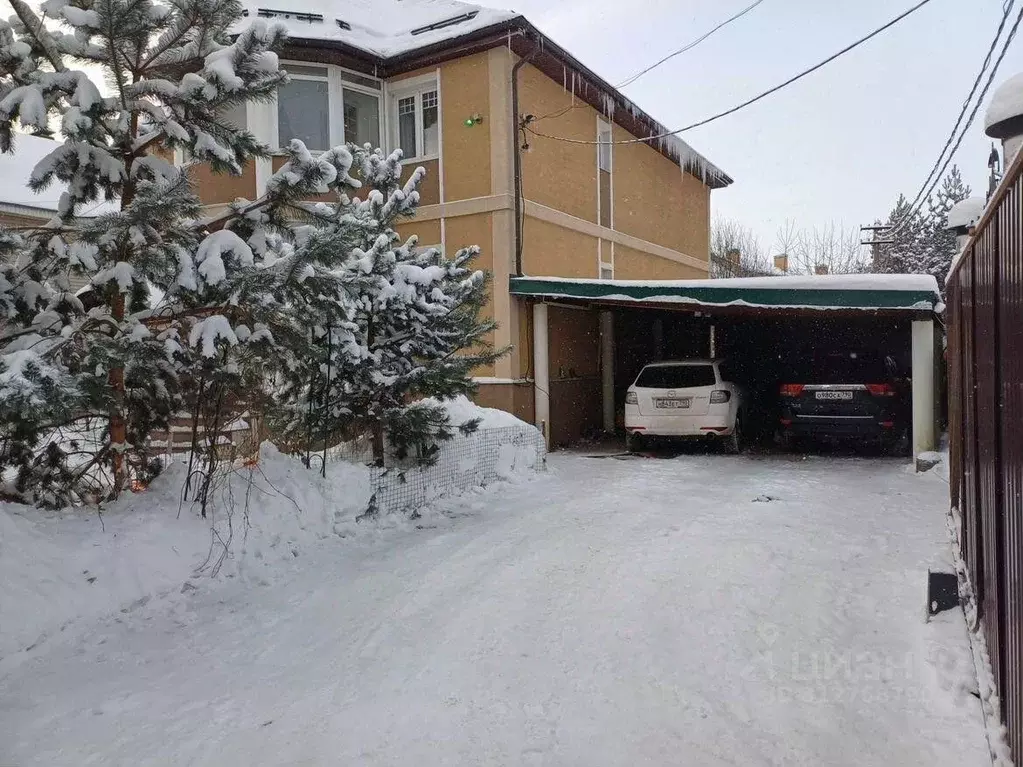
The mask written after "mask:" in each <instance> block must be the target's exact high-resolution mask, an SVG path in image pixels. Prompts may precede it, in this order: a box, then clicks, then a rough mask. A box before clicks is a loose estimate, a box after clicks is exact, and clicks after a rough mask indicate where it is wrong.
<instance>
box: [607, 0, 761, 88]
mask: <svg viewBox="0 0 1023 767" xmlns="http://www.w3.org/2000/svg"><path fill="white" fill-rule="evenodd" d="M762 2H764V0H755V2H753V3H751V4H750V5H747V6H746V7H745V8H743V9H742V10H741V11H739V12H738V13H737V14H735V15H734V16H731V17H730V18H727V19H725V20H724V21H722V22H721V23H720V24H718V25H717V26H716V27H714V28H713V29H712V30H710V31H709V32H705V33H704V34H702V35H700V36H699V37H697V38H696V39H695V40H693V41H691V42H688V43H686V44H685V45H683V46H682V47H681V48H679V49H678V50H677V51H673V52H672V53H669V54H668V55H667V56H665V57H664V58H663V59H661V60H660V61H656V62H654V63H653V64H651V65H650V66H648V67H647V68H646V69H642V70H640V71H639V72H637V73H636V74H634V75H632V76H631V77H627V78H625V79H624V80H622V82H620V83H618V85H616V86H615V88H619V89H621V88H624V87H625V86H627V85H632V83H634V82H636V80H638V79H639V78H641V77H642V76H643V75H645V74H646V73H647V72H650V71H652V70H654V69H657V67H659V66H661V64H663V63H665V62H666V61H670V60H671V59H673V58H675V57H676V56H679V55H681V54H683V53H685V52H686V51H691V50H692V49H693V48H695V47H696V46H697V45H699V44H700V43H702V42H703V41H704V40H706V39H707V38H708V37H710V36H711V35H713V34H714V33H715V32H717V31H718V30H719V29H721V28H722V27H726V26H728V25H729V24H731V23H732V22H733V21H737V20H738V19H741V18H742V17H743V16H745V15H746V14H747V13H749V12H750V11H752V10H753V9H754V8H756V7H757V6H758V5H760V4H761V3H762Z"/></svg>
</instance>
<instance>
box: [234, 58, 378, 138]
mask: <svg viewBox="0 0 1023 767" xmlns="http://www.w3.org/2000/svg"><path fill="white" fill-rule="evenodd" d="M289 64H291V65H293V66H296V67H317V68H319V69H325V70H327V73H326V75H324V76H318V75H308V74H304V73H302V74H291V75H290V77H291V79H292V80H309V81H312V82H321V83H322V82H326V83H327V130H328V136H329V138H330V146H327V147H322V148H321V147H315V148H314V147H310V150H311V151H314V152H323V151H326V150H328V149H331V148H333V147H335V146H338V145H340V144H344V143H345V141H346V137H345V112H344V91H345V90H346V89H347V90H350V91H358V92H359V93H364V94H366V95H368V96H375V97H376V99H377V104H378V108H379V113H378V114H379V121H378V124H379V128H380V135H379V136H378V142H379V143H380V145H381V146H385V145H386V144H387V133H386V130H387V120H386V98H385V92H384V83H383V81H380V83H381V88H380V90H376V89H374V88H370V87H367V86H365V85H362V84H360V83H353V82H350V81H348V80H346V79H345V74H346V73H347V72H349V70H347V69H344V68H343V67H338V66H335V65H333V64H320V63H317V62H315V61H282V62H281V68H282V69H285V70H287V68H288V65H289ZM352 74H358V75H359V76H360V77H364V78H368V79H372V80H377V79H378V78H375V77H373V76H372V75H366V74H362V73H360V72H352ZM266 112H267V119H268V120H269V122H270V125H269V126H264V127H265V128H268V130H266V131H265V135H266V136H267V141H268V143H269V144H270V145H271V146H275V147H277V148H278V149H279V148H281V137H280V125H279V124H278V121H277V97H276V96H274V99H273V104H272V105H271V109H268V110H266ZM249 117H250V119H251V118H252V117H253V115H252V112H251V111H250V112H249ZM250 130H251V129H250ZM254 132H255V131H254ZM255 133H256V135H257V136H258V135H259V133H258V132H255Z"/></svg>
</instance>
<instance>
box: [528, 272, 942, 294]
mask: <svg viewBox="0 0 1023 767" xmlns="http://www.w3.org/2000/svg"><path fill="white" fill-rule="evenodd" d="M536 279H538V280H543V281H544V282H566V283H584V284H589V283H593V284H596V285H620V286H622V287H640V288H667V289H672V290H689V289H691V288H730V289H749V290H895V291H907V292H914V293H916V292H928V293H934V294H935V295H937V296H940V295H941V293H940V291H939V290H938V281H937V280H936V279H935V278H934V277H933V276H932V275H930V274H811V275H789V276H785V277H726V278H723V279H715V280H709V279H700V280H596V279H594V280H588V279H587V280H580V279H574V278H568V277H537V278H536Z"/></svg>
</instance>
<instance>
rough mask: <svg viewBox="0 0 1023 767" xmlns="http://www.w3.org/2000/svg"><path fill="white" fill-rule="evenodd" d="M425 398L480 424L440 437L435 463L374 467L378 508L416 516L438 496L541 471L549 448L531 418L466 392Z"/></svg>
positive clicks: (459, 420) (457, 421) (455, 419)
mask: <svg viewBox="0 0 1023 767" xmlns="http://www.w3.org/2000/svg"><path fill="white" fill-rule="evenodd" d="M424 402H426V403H427V404H442V405H443V406H444V407H445V408H446V409H447V410H448V413H449V415H450V418H451V423H452V425H453V426H455V427H458V426H461V425H462V424H464V423H466V422H468V421H472V420H476V419H478V420H479V422H480V423H479V426H478V427H477V429H476V431H474V432H472V433H471V434H462V433H460V432H457V431H456V433H455V435H454V437H452V438H451V439H450V440H447V441H445V442H442V443H440V445H439V448H440V451H439V453H438V454H437V460H436V461H435V462H434V463H433V465H431V466H415V465H406V466H399V467H395V468H387V469H376V470H375V471H376V472H379V474H378V475H375V477H374V481H373V493H374V495H373V507H374V510H375V511H377V512H383V513H387V514H412V515H413V516H415V515H417V514H418V513H419V512H420V509H422V508H423V507H425V506H428V505H429V504H431V503H433V502H434V501H436V500H438V499H440V498H443V497H446V496H450V495H457V494H459V493H464V492H469V491H473V490H476V489H478V488H482V487H487V486H488V485H491V484H493V483H495V482H501V481H508V480H513V479H515V478H516V477H518V476H530V475H532V474H534V473H535V472H537V471H543V469H544V467H545V465H546V455H547V449H546V445H545V443H544V439H543V435H542V434H541V433H540V431H539V429H537V428H536V427H535V426H533V425H532V424H528V423H525V422H524V421H520V420H519V419H518V418H516V417H515V416H513V415H511V414H510V413H506V412H505V411H503V410H495V409H494V408H486V407H480V406H479V405H476V404H474V403H473V402H471V401H470V400H469V399H467V398H466V397H464V396H459V397H455V398H454V399H451V400H446V401H443V402H439V403H438V401H437V400H434V399H427V400H424Z"/></svg>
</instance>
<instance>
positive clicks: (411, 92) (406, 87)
mask: <svg viewBox="0 0 1023 767" xmlns="http://www.w3.org/2000/svg"><path fill="white" fill-rule="evenodd" d="M430 91H435V92H436V93H437V151H436V152H431V153H429V154H427V153H425V152H424V151H423V94H424V93H428V92H430ZM410 96H412V97H415V100H416V102H415V103H416V154H415V156H413V157H403V158H402V159H403V160H406V161H408V162H413V161H414V162H426V161H428V160H437V159H439V158H440V156H441V138H442V134H441V124H442V122H443V114H442V112H441V95H440V78H439V77H438V76H437V74H436V73H430V74H426V75H420V76H419V77H410V78H408V79H407V80H400V81H399V82H397V83H393V84H391V85H390V86H389V87H388V88H387V124H388V133H387V139H388V141H389V147H390V149H392V150H394V149H397V148H398V147H399V145H400V144H399V142H398V101H399V100H400V99H405V98H409V97H410Z"/></svg>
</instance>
